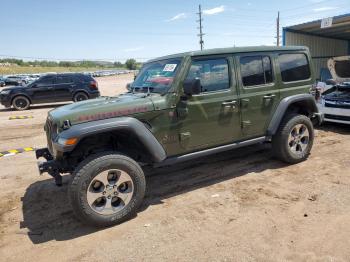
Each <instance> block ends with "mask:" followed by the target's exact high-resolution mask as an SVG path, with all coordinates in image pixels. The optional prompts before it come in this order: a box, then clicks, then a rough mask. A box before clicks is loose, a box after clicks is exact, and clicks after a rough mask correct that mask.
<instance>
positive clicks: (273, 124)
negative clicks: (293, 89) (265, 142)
mask: <svg viewBox="0 0 350 262" xmlns="http://www.w3.org/2000/svg"><path fill="white" fill-rule="evenodd" d="M294 103H302V104H304V105H305V106H306V107H307V108H308V109H310V110H311V112H310V113H312V114H313V115H319V113H318V108H317V105H316V100H315V98H314V97H313V96H312V95H311V94H298V95H292V96H288V97H286V98H284V99H282V100H281V102H280V103H279V105H278V107H277V108H276V110H275V113H274V115H273V116H272V119H271V121H270V123H269V126H268V128H267V135H268V136H272V135H274V134H275V133H276V132H277V129H278V127H279V126H280V123H281V121H282V119H283V117H284V115H285V113H286V111H287V110H288V107H289V106H290V105H292V104H294Z"/></svg>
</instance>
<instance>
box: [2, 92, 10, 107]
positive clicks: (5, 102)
mask: <svg viewBox="0 0 350 262" xmlns="http://www.w3.org/2000/svg"><path fill="white" fill-rule="evenodd" d="M0 103H1V104H2V105H3V106H4V107H10V106H11V99H10V97H9V96H8V95H2V94H0Z"/></svg>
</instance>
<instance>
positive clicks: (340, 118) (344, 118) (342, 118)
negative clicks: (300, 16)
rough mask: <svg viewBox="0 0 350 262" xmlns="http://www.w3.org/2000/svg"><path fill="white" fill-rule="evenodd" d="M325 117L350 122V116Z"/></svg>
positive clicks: (326, 115) (327, 115)
mask: <svg viewBox="0 0 350 262" xmlns="http://www.w3.org/2000/svg"><path fill="white" fill-rule="evenodd" d="M324 117H325V118H328V119H333V120H342V121H350V116H339V115H330V114H325V115H324Z"/></svg>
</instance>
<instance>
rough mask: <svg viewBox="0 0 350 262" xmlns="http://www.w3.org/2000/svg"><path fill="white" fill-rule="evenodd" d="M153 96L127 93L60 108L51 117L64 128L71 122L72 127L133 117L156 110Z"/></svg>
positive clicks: (51, 113) (50, 113) (53, 111)
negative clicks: (67, 122)
mask: <svg viewBox="0 0 350 262" xmlns="http://www.w3.org/2000/svg"><path fill="white" fill-rule="evenodd" d="M152 96H159V95H158V94H152V95H150V96H147V95H146V94H144V93H138V94H131V93H126V94H122V95H119V96H116V97H101V98H96V99H90V100H86V101H82V102H77V103H73V104H69V105H65V106H62V107H59V108H57V109H54V110H51V111H50V112H49V117H50V118H51V119H52V120H53V121H54V122H56V123H57V124H58V125H59V126H62V124H63V122H64V121H66V120H69V121H70V123H71V125H74V124H78V123H84V122H89V121H94V120H100V119H106V118H112V117H118V116H126V115H133V114H138V113H143V112H147V111H152V110H154V105H153V102H152V99H151V97H152Z"/></svg>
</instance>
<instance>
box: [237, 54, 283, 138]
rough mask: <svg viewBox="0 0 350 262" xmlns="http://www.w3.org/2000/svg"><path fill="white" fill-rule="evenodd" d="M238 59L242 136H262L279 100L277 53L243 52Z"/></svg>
mask: <svg viewBox="0 0 350 262" xmlns="http://www.w3.org/2000/svg"><path fill="white" fill-rule="evenodd" d="M235 59H236V63H237V64H238V65H239V70H238V74H239V77H238V78H239V85H240V104H241V112H242V113H241V114H242V121H241V126H242V133H243V136H244V138H250V137H257V136H262V135H264V134H265V131H266V128H267V126H268V122H269V120H270V118H271V117H272V114H273V112H274V110H275V108H276V107H277V105H278V103H279V99H280V93H279V89H278V85H277V84H276V79H275V77H274V75H275V74H274V71H275V69H274V54H272V53H242V54H239V55H236V56H235Z"/></svg>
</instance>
